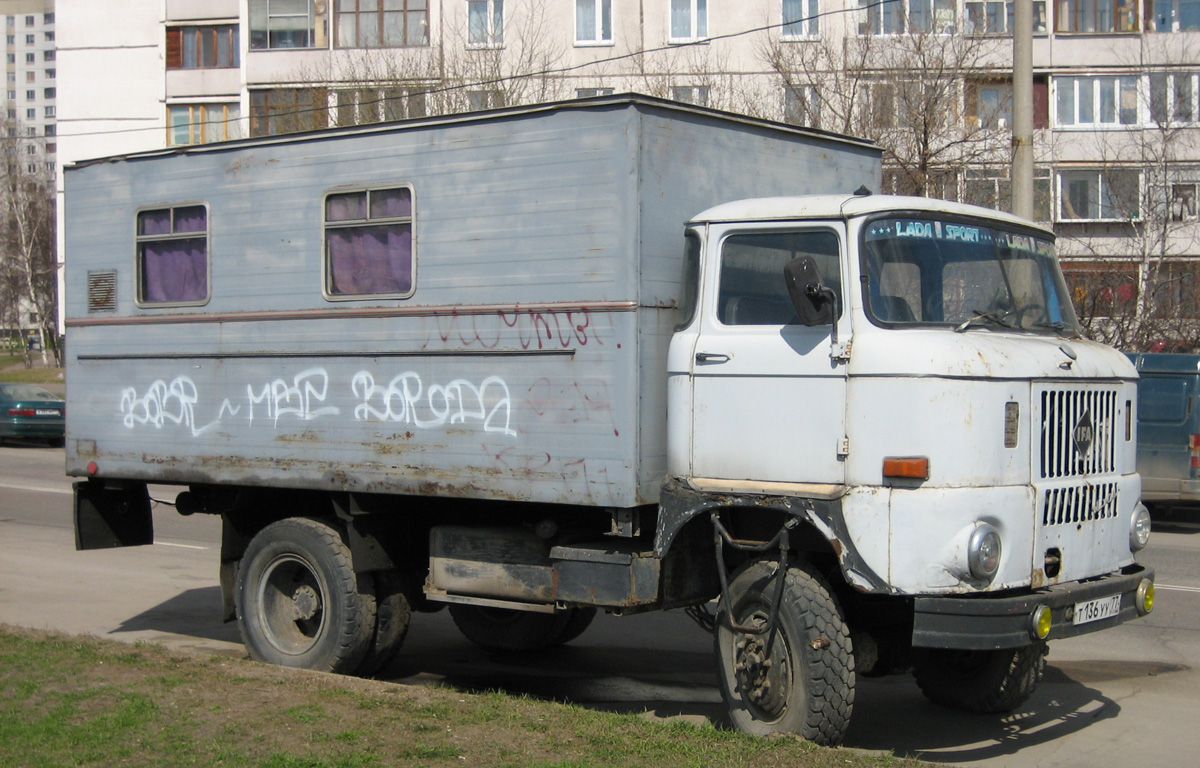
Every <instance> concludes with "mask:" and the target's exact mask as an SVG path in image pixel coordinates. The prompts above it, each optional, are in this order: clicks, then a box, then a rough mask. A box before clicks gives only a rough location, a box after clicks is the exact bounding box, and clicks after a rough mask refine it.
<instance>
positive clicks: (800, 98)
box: [783, 83, 821, 128]
mask: <svg viewBox="0 0 1200 768" xmlns="http://www.w3.org/2000/svg"><path fill="white" fill-rule="evenodd" d="M783 121H784V122H785V123H790V124H791V125H799V126H802V127H804V128H820V127H821V94H820V91H818V90H817V87H816V86H815V85H809V84H802V85H801V84H797V85H789V84H787V83H785V84H784V86H783Z"/></svg>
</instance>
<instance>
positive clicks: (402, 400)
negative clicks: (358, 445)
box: [350, 371, 517, 437]
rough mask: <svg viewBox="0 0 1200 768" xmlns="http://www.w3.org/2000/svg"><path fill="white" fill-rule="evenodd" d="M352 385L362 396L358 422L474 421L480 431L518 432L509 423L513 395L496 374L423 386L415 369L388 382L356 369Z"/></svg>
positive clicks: (431, 425)
mask: <svg viewBox="0 0 1200 768" xmlns="http://www.w3.org/2000/svg"><path fill="white" fill-rule="evenodd" d="M350 387H351V389H352V390H353V391H354V394H355V395H356V396H357V397H358V398H360V400H361V402H360V403H359V404H358V405H357V406H356V407H355V409H354V418H356V419H358V420H359V421H392V422H400V423H403V424H411V425H413V426H415V427H417V428H418V429H435V428H437V427H441V426H445V425H446V424H465V423H467V422H468V421H477V422H481V423H482V424H483V431H484V432H499V433H501V434H505V435H509V436H510V437H516V435H517V432H516V430H515V429H513V428H512V427H511V423H512V397H511V396H510V395H509V392H508V384H506V383H505V382H504V379H501V378H500V377H499V376H488V377H487V378H486V379H484V380H483V382H482V383H480V384H479V385H478V386H476V385H475V384H472V383H471V382H469V381H467V380H466V379H455V380H454V381H452V382H450V383H449V384H431V385H429V386H428V387H426V386H425V384H424V382H423V381H422V380H421V376H420V374H418V373H416V372H415V371H406V372H405V373H402V374H400V375H399V376H396V377H394V378H393V379H392V380H391V381H389V382H388V383H387V385H379V384H376V383H375V377H374V376H372V375H371V374H370V373H369V372H367V371H359V372H358V373H357V374H355V375H354V379H353V381H352V382H351V384H350Z"/></svg>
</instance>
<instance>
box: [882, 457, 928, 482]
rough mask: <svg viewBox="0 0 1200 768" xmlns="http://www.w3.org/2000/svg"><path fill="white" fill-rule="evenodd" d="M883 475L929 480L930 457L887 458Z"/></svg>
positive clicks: (884, 462) (884, 461)
mask: <svg viewBox="0 0 1200 768" xmlns="http://www.w3.org/2000/svg"><path fill="white" fill-rule="evenodd" d="M883 476H884V477H902V478H908V479H910V480H928V479H929V459H927V458H925V457H923V456H911V457H907V458H905V457H890V458H886V459H884V460H883Z"/></svg>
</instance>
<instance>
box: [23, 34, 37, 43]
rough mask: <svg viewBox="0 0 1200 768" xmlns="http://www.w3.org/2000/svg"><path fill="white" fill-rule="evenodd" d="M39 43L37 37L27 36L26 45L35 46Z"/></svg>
mask: <svg viewBox="0 0 1200 768" xmlns="http://www.w3.org/2000/svg"><path fill="white" fill-rule="evenodd" d="M35 43H37V36H36V35H25V45H34V44H35Z"/></svg>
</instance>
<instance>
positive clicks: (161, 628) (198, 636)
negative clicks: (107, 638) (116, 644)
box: [111, 587, 246, 656]
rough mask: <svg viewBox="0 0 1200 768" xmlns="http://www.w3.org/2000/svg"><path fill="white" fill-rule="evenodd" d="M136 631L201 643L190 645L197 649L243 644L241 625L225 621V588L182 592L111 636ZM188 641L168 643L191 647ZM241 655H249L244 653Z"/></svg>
mask: <svg viewBox="0 0 1200 768" xmlns="http://www.w3.org/2000/svg"><path fill="white" fill-rule="evenodd" d="M133 632H156V633H163V634H169V635H180V636H183V637H186V638H189V639H192V640H196V641H199V642H192V643H190V645H191V646H193V647H199V648H201V649H209V648H206V646H205V641H215V642H216V643H222V644H223V643H238V644H239V646H240V644H241V642H242V638H241V635H240V634H239V633H238V628H237V624H235V623H229V624H223V623H222V622H221V588H220V587H199V588H197V589H189V590H187V591H185V592H181V593H179V594H178V595H176V596H175V597H173V598H171V599H170V600H167V601H166V602H164V603H159V604H158V605H156V606H154V607H153V608H151V609H149V610H147V611H143V612H142V613H139V614H137V615H136V616H131V617H129V618H128V619H125V620H124V621H122V622H121V623H120V625H118V626H117V628H116V629H114V630H112V632H111V634H113V635H119V634H122V633H133ZM188 644H189V643H187V642H186V641H181V642H179V643H166V645H170V646H180V645H188ZM209 650H213V651H218V652H223V653H227V650H226V649H224V648H221V647H218V646H213V647H211V648H210V649H209ZM240 655H242V656H245V655H246V654H245V652H244V651H241V653H240Z"/></svg>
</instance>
